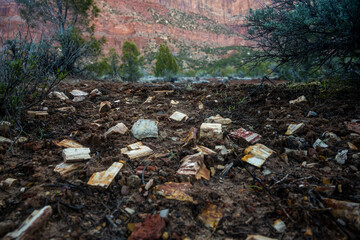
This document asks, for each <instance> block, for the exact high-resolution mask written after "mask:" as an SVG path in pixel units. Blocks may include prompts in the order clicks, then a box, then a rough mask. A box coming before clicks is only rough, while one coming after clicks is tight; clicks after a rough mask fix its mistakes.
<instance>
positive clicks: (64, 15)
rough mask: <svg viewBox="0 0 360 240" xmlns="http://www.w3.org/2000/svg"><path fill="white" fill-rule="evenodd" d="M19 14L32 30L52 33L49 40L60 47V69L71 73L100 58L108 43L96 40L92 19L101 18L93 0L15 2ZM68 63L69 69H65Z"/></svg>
mask: <svg viewBox="0 0 360 240" xmlns="http://www.w3.org/2000/svg"><path fill="white" fill-rule="evenodd" d="M15 1H16V2H17V3H18V5H19V8H20V14H21V16H22V18H23V19H24V20H25V21H26V23H27V24H28V25H29V26H30V27H32V28H42V27H45V28H46V29H48V30H50V36H49V37H50V38H52V39H54V40H55V43H54V44H55V45H59V49H60V54H61V56H62V57H61V58H60V59H59V63H58V64H59V65H61V66H62V67H63V68H65V70H66V71H68V72H70V73H79V72H81V71H82V70H83V64H82V63H83V60H85V59H86V60H87V61H89V60H92V59H95V58H97V57H98V56H99V54H100V52H101V47H102V45H103V44H104V43H105V39H104V38H102V39H100V40H97V39H96V38H95V37H94V25H90V19H93V18H95V17H97V16H98V13H99V12H100V9H99V8H98V7H97V6H96V4H95V1H94V0H33V1H28V0H15ZM64 63H66V65H64Z"/></svg>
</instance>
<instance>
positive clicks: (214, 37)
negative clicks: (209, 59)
mask: <svg viewBox="0 0 360 240" xmlns="http://www.w3.org/2000/svg"><path fill="white" fill-rule="evenodd" d="M263 2H264V1H259V0H97V5H98V7H99V8H100V9H101V14H100V16H99V17H98V18H97V19H96V20H95V25H96V31H97V33H96V35H97V36H99V37H100V36H105V37H106V39H107V46H106V50H108V49H109V48H111V47H114V48H115V49H116V50H117V51H120V49H121V45H122V43H123V42H124V41H125V40H126V39H129V40H132V41H135V42H136V43H137V45H138V46H139V47H140V49H142V50H144V51H147V50H149V51H151V49H154V48H157V47H158V44H159V43H161V42H164V41H166V42H167V43H168V44H169V45H170V47H171V48H172V50H173V52H179V51H181V49H182V48H185V47H193V46H199V47H224V46H232V45H243V44H245V41H244V39H243V36H242V34H243V33H244V32H245V31H244V29H243V28H242V27H241V24H242V22H243V19H244V16H245V15H246V13H247V12H248V10H249V8H258V7H260V6H261V5H262V4H263ZM0 16H1V19H0V30H1V31H2V32H9V31H10V32H13V31H15V27H16V26H17V25H18V24H19V23H20V22H21V19H20V17H19V14H18V10H17V7H16V4H15V3H14V1H13V0H0ZM8 26H9V27H8Z"/></svg>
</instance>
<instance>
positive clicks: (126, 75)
mask: <svg viewBox="0 0 360 240" xmlns="http://www.w3.org/2000/svg"><path fill="white" fill-rule="evenodd" d="M122 54H123V56H122V57H121V60H122V64H121V66H120V69H121V76H122V78H123V79H124V80H126V81H130V82H134V81H136V80H138V79H139V78H140V77H141V73H140V67H141V66H143V64H144V58H143V57H140V52H139V50H138V49H137V46H136V44H135V43H133V42H130V41H125V42H124V44H123V46H122Z"/></svg>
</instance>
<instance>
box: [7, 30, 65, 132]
mask: <svg viewBox="0 0 360 240" xmlns="http://www.w3.org/2000/svg"><path fill="white" fill-rule="evenodd" d="M1 49H2V51H1V52H0V102H1V106H0V120H6V121H9V122H11V123H13V126H14V127H17V128H19V129H21V114H22V113H23V111H24V110H27V109H29V108H30V107H31V106H33V105H35V104H37V103H39V102H40V101H41V100H43V99H44V98H45V97H46V96H47V95H48V94H49V92H50V91H52V90H53V89H54V88H55V87H56V85H57V84H58V83H59V82H60V81H61V80H62V79H64V78H65V77H66V75H67V72H66V71H65V70H64V68H63V66H62V65H61V64H60V63H61V62H62V61H61V60H60V59H59V56H58V54H57V49H55V48H54V47H53V46H52V43H51V42H49V41H45V40H42V39H41V40H40V41H39V42H37V43H34V42H32V41H28V40H27V39H26V38H21V36H20V37H18V38H16V39H14V40H8V41H6V42H4V41H2V47H1ZM65 64H66V63H65ZM20 132H21V131H20Z"/></svg>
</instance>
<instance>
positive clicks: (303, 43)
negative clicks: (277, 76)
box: [247, 0, 360, 75]
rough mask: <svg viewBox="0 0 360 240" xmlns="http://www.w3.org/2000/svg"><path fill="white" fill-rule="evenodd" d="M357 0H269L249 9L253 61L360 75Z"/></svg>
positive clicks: (248, 18) (358, 6)
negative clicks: (258, 7)
mask: <svg viewBox="0 0 360 240" xmlns="http://www.w3.org/2000/svg"><path fill="white" fill-rule="evenodd" d="M359 19H360V1H358V0H317V1H309V0H299V1H293V0H272V1H271V4H270V5H268V6H267V7H266V8H264V9H258V10H250V15H249V16H248V17H247V25H248V27H249V28H248V29H249V34H250V39H251V40H254V41H255V42H256V44H257V47H258V48H260V49H261V50H262V51H259V52H257V55H255V56H254V58H253V60H254V61H258V62H260V61H264V60H272V61H275V62H277V63H278V65H284V64H287V65H292V66H294V68H298V67H299V66H302V68H303V69H304V70H305V71H306V72H316V71H317V70H318V69H320V68H321V67H324V68H323V69H321V70H322V71H324V73H325V72H327V71H328V70H331V73H340V74H344V73H350V74H357V75H360V71H359V70H360V64H359V57H360V44H359V39H360V23H359Z"/></svg>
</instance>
